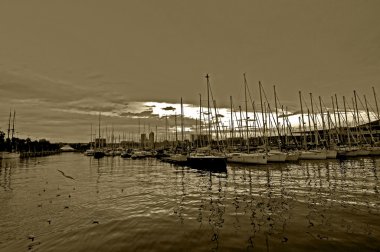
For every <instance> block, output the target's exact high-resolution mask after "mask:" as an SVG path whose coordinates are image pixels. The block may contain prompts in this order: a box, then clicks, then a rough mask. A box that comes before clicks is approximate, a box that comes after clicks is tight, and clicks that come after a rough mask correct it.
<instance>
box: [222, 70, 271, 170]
mask: <svg viewBox="0 0 380 252" xmlns="http://www.w3.org/2000/svg"><path fill="white" fill-rule="evenodd" d="M243 76H244V97H245V115H246V134H247V142H246V144H247V153H242V152H232V153H228V154H227V161H228V162H231V163H239V164H266V163H267V162H268V159H267V155H266V154H265V153H250V146H249V125H248V105H247V89H248V85H247V79H246V77H245V74H244V75H243ZM240 120H241V121H242V119H241V118H240ZM232 122H233V119H232V97H231V125H233V123H232ZM241 126H243V125H241ZM232 139H233V136H232Z"/></svg>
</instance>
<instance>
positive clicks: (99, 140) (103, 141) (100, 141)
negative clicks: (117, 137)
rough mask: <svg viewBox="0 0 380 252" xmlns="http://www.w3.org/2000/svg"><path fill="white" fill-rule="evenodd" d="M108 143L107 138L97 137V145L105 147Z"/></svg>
mask: <svg viewBox="0 0 380 252" xmlns="http://www.w3.org/2000/svg"><path fill="white" fill-rule="evenodd" d="M106 145H107V141H106V139H105V138H95V147H99V146H100V147H105V146H106Z"/></svg>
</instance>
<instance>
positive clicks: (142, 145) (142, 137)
mask: <svg viewBox="0 0 380 252" xmlns="http://www.w3.org/2000/svg"><path fill="white" fill-rule="evenodd" d="M147 142H148V139H147V138H146V134H145V133H142V134H141V138H140V144H141V147H142V148H144V147H145V146H146V143H147Z"/></svg>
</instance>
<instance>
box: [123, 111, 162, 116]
mask: <svg viewBox="0 0 380 252" xmlns="http://www.w3.org/2000/svg"><path fill="white" fill-rule="evenodd" d="M119 116H122V117H158V115H157V114H153V111H152V110H145V111H142V112H139V113H134V112H121V113H119Z"/></svg>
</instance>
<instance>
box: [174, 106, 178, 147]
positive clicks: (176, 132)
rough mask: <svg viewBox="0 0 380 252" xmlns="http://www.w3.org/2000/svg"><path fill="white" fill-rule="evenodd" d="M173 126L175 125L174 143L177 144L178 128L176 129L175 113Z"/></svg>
mask: <svg viewBox="0 0 380 252" xmlns="http://www.w3.org/2000/svg"><path fill="white" fill-rule="evenodd" d="M174 124H175V143H176V145H177V144H178V127H177V112H175V113H174Z"/></svg>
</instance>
